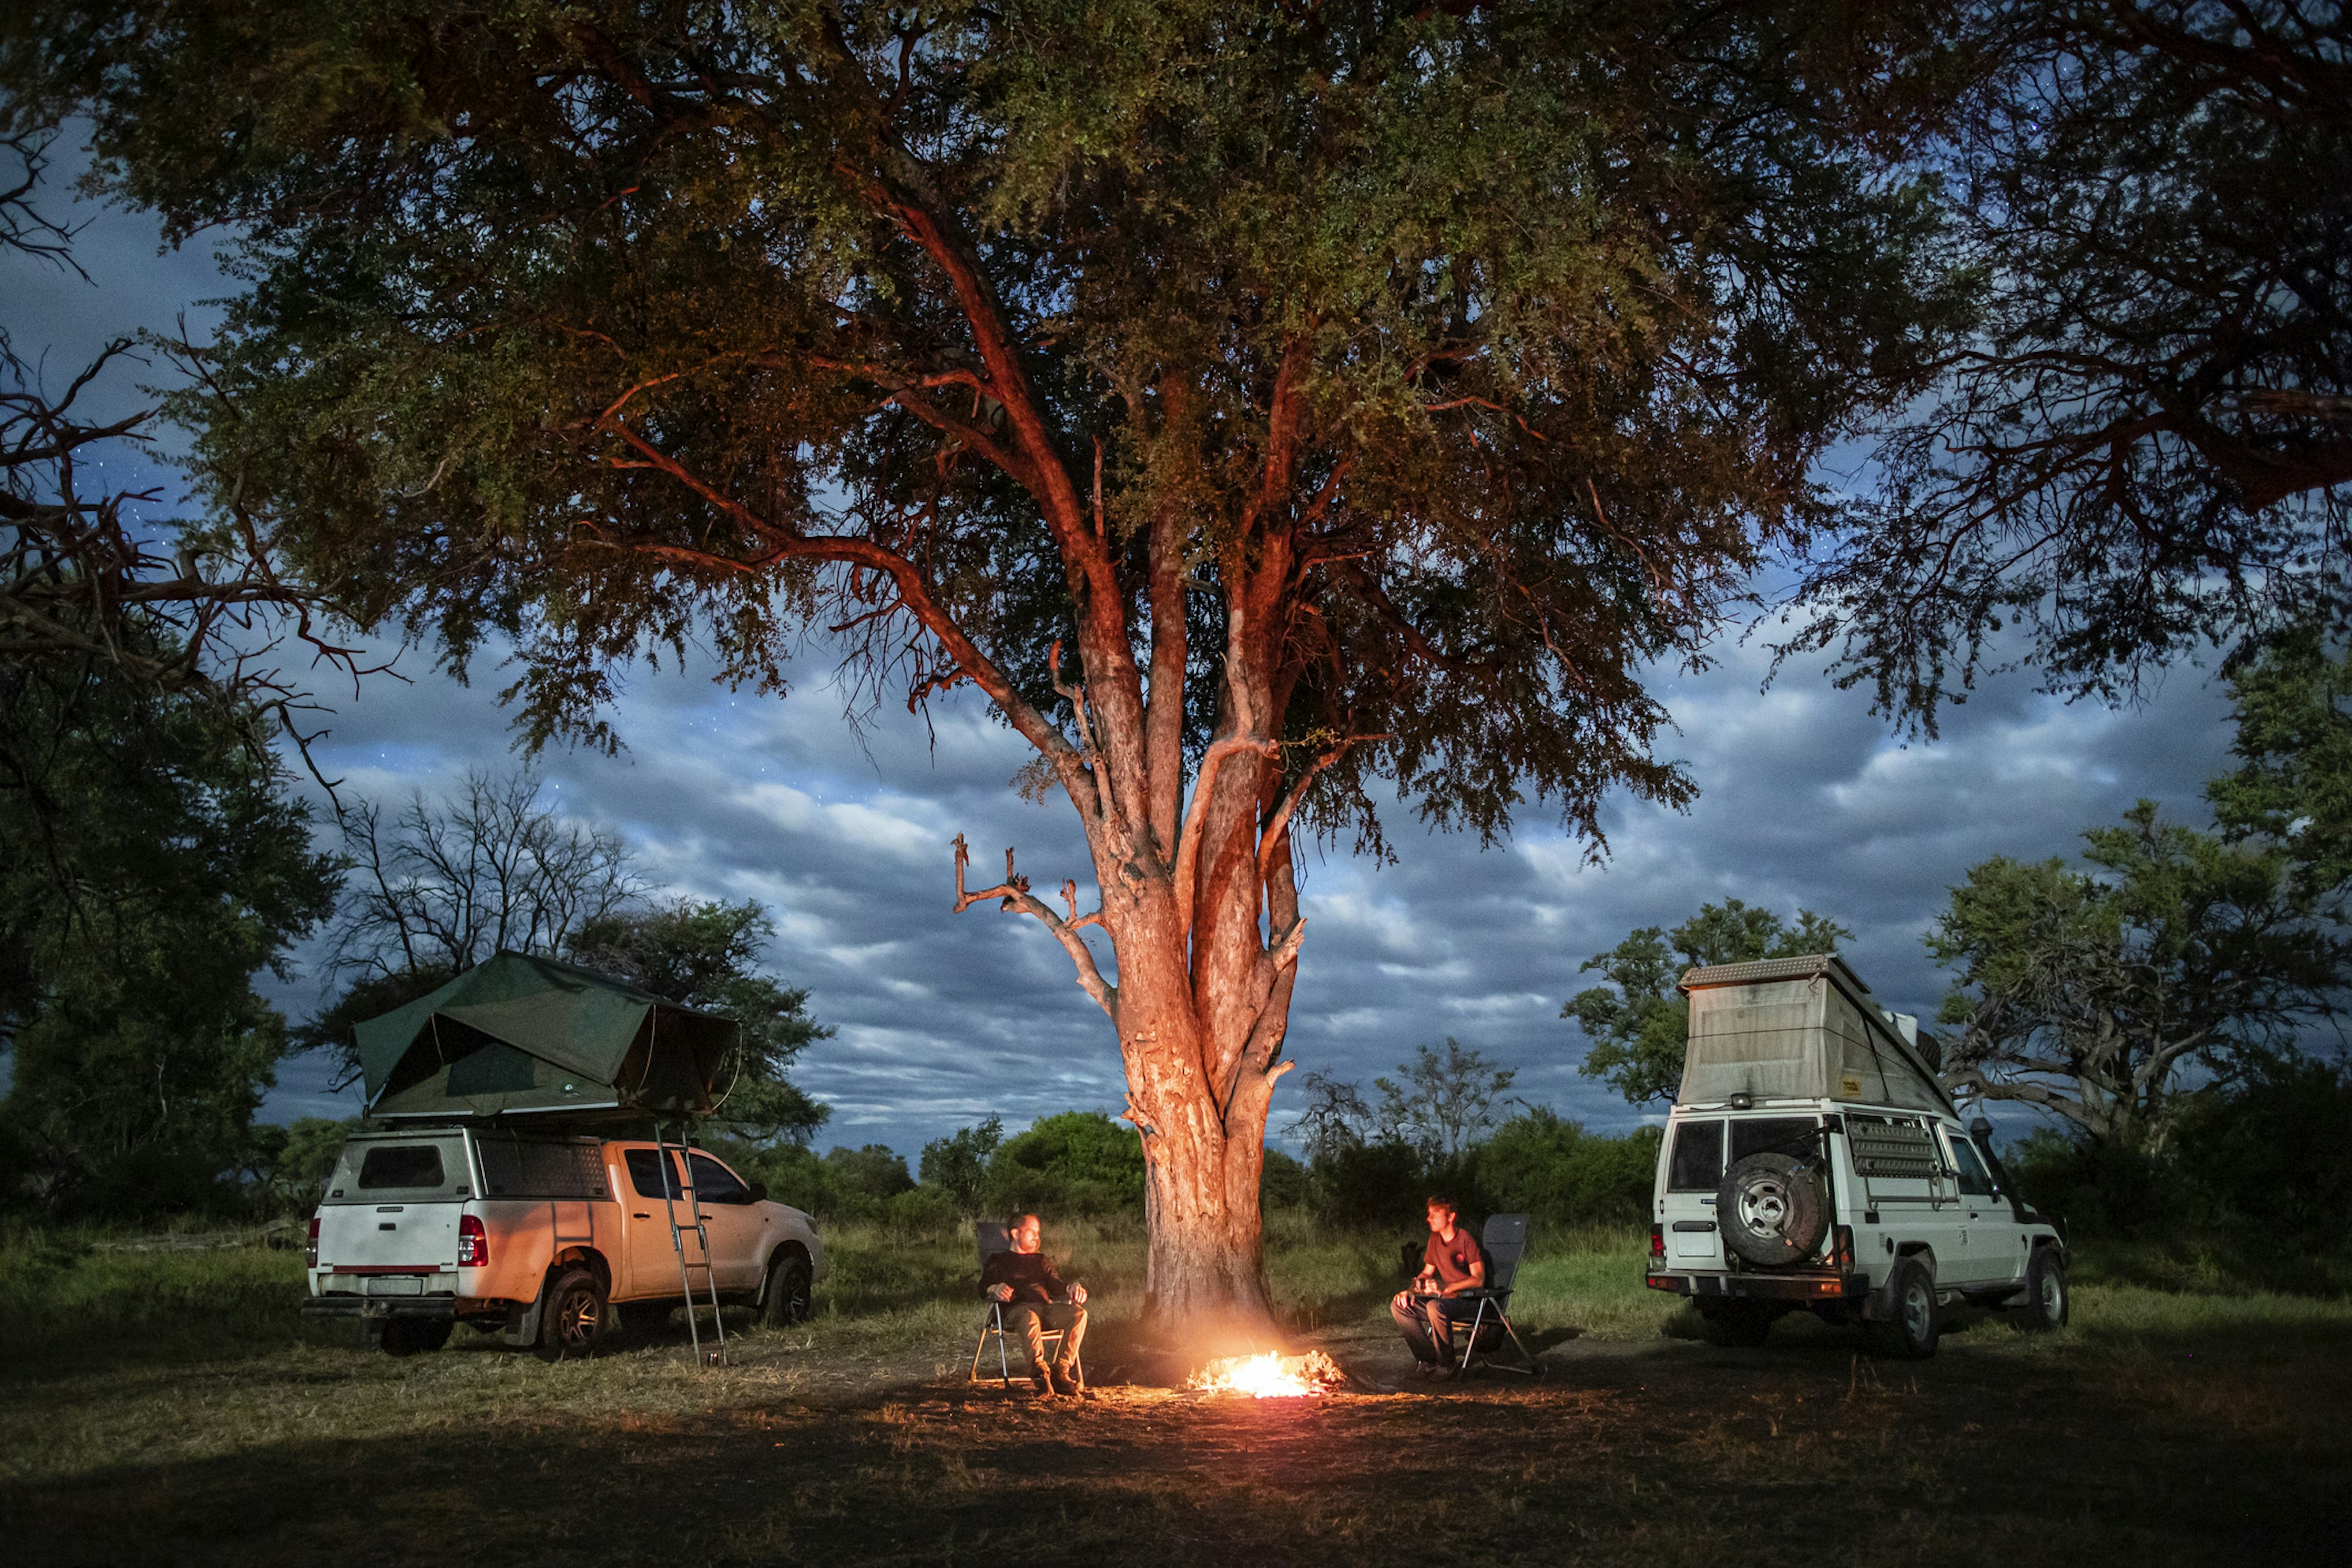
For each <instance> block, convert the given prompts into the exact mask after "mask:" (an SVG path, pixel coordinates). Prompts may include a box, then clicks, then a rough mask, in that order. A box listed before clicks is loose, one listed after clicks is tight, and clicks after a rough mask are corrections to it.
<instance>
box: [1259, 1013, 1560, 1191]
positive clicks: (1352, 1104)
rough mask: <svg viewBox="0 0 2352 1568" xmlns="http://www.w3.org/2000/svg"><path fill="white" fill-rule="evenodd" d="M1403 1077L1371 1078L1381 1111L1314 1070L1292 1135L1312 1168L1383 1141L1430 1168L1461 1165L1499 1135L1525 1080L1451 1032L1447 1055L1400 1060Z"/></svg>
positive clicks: (1423, 1051)
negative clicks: (1511, 1096)
mask: <svg viewBox="0 0 2352 1568" xmlns="http://www.w3.org/2000/svg"><path fill="white" fill-rule="evenodd" d="M1396 1072H1397V1076H1396V1078H1393V1079H1389V1078H1376V1079H1373V1080H1372V1087H1373V1088H1374V1089H1378V1090H1379V1091H1380V1096H1381V1100H1380V1104H1379V1105H1378V1106H1377V1107H1375V1106H1373V1105H1372V1104H1370V1102H1368V1101H1367V1100H1365V1099H1364V1096H1363V1092H1362V1091H1361V1090H1360V1089H1357V1087H1356V1086H1355V1085H1354V1084H1352V1083H1347V1082H1343V1081H1341V1080H1339V1079H1334V1078H1331V1077H1329V1076H1328V1075H1327V1074H1324V1073H1319V1072H1311V1073H1308V1074H1307V1077H1306V1078H1305V1079H1302V1080H1301V1082H1302V1085H1303V1087H1304V1088H1305V1089H1306V1091H1307V1106H1306V1109H1305V1110H1302V1111H1301V1112H1300V1113H1299V1117H1298V1120H1297V1122H1296V1123H1294V1124H1293V1126H1292V1131H1294V1132H1296V1133H1297V1135H1298V1136H1299V1139H1300V1140H1301V1142H1303V1143H1304V1145H1305V1147H1306V1150H1307V1160H1308V1161H1309V1163H1315V1164H1319V1165H1328V1164H1329V1163H1331V1162H1332V1161H1333V1160H1335V1159H1337V1158H1339V1156H1341V1155H1344V1154H1347V1153H1349V1152H1352V1151H1355V1150H1359V1149H1363V1148H1366V1147H1369V1146H1372V1145H1376V1144H1386V1145H1391V1146H1393V1147H1396V1148H1400V1149H1409V1150H1411V1151H1412V1152H1413V1153H1414V1154H1415V1155H1416V1156H1417V1157H1418V1158H1419V1159H1420V1161H1421V1162H1422V1163H1423V1164H1430V1165H1434V1164H1440V1163H1448V1162H1452V1161H1455V1160H1458V1159H1460V1158H1461V1156H1462V1154H1463V1153H1464V1152H1465V1151H1466V1150H1467V1149H1469V1147H1470V1146H1471V1145H1472V1144H1474V1143H1475V1142H1478V1141H1479V1140H1480V1139H1482V1138H1484V1137H1485V1136H1486V1134H1487V1133H1489V1132H1491V1131H1494V1129H1495V1126H1496V1122H1498V1121H1500V1120H1501V1119H1502V1110H1501V1107H1502V1105H1503V1103H1504V1100H1503V1097H1504V1095H1506V1094H1507V1093H1508V1092H1509V1090H1510V1087H1511V1084H1512V1082H1513V1080H1514V1079H1517V1077H1518V1076H1519V1069H1518V1068H1507V1067H1502V1066H1499V1065H1497V1064H1496V1063H1495V1062H1493V1061H1490V1060H1488V1059H1487V1058H1486V1053H1484V1052H1483V1051H1473V1050H1464V1049H1463V1048H1462V1042H1461V1041H1459V1040H1457V1039H1455V1038H1454V1037H1453V1036H1451V1035H1448V1036H1447V1037H1445V1054H1444V1056H1440V1055H1438V1053H1437V1051H1436V1050H1435V1049H1434V1048H1433V1047H1429V1046H1415V1047H1413V1053H1412V1060H1411V1061H1407V1062H1399V1063H1398V1064H1397V1068H1396ZM1400 1080H1402V1081H1400Z"/></svg>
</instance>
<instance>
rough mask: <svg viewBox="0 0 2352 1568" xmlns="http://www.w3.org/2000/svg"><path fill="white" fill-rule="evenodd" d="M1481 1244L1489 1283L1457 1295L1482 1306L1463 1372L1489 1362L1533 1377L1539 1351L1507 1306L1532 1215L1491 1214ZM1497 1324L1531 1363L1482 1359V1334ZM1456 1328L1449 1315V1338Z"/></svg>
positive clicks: (1472, 1324)
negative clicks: (1521, 1335)
mask: <svg viewBox="0 0 2352 1568" xmlns="http://www.w3.org/2000/svg"><path fill="white" fill-rule="evenodd" d="M1478 1248H1479V1250H1480V1251H1482V1252H1484V1253H1485V1254H1486V1284H1485V1285H1483V1286H1481V1287H1480V1288H1479V1289H1475V1290H1464V1291H1462V1292H1460V1293H1459V1294H1458V1295H1457V1296H1456V1297H1455V1298H1454V1299H1455V1300H1462V1301H1475V1302H1477V1303H1478V1310H1477V1311H1476V1313H1475V1314H1474V1315H1473V1317H1472V1318H1471V1321H1470V1324H1469V1328H1470V1337H1469V1339H1468V1340H1467V1341H1466V1342H1465V1343H1464V1345H1463V1349H1462V1371H1463V1373H1464V1374H1465V1376H1466V1375H1467V1374H1468V1373H1469V1372H1470V1371H1471V1369H1472V1368H1474V1367H1476V1366H1479V1365H1486V1366H1492V1367H1495V1368H1496V1369H1498V1370H1499V1371H1503V1372H1516V1373H1519V1374H1520V1375H1521V1376H1522V1377H1533V1376H1535V1375H1536V1372H1537V1365H1536V1358H1535V1355H1534V1353H1533V1352H1530V1351H1529V1350H1528V1347H1527V1343H1526V1342H1525V1341H1523V1340H1521V1339H1520V1338H1519V1331H1518V1330H1517V1329H1515V1328H1513V1327H1511V1320H1510V1318H1509V1317H1508V1316H1507V1314H1506V1309H1507V1308H1508V1307H1509V1306H1510V1304H1511V1281H1512V1280H1513V1279H1515V1278H1517V1274H1518V1272H1519V1258H1520V1256H1521V1255H1522V1254H1524V1253H1525V1252H1526V1251H1527V1249H1528V1216H1527V1215H1523V1214H1498V1215H1493V1216H1491V1217H1490V1218H1489V1219H1488V1220H1487V1221H1486V1229H1485V1230H1483V1231H1481V1232H1480V1233H1479V1236H1478ZM1496 1326H1499V1327H1500V1328H1501V1329H1502V1331H1503V1332H1504V1333H1506V1334H1507V1335H1509V1336H1510V1340H1511V1343H1513V1344H1514V1345H1517V1347H1518V1351H1519V1354H1520V1356H1521V1357H1523V1358H1524V1359H1525V1360H1526V1362H1527V1365H1525V1366H1513V1365H1512V1364H1511V1363H1508V1362H1503V1361H1494V1360H1491V1359H1490V1360H1487V1361H1486V1362H1484V1363H1482V1362H1481V1361H1480V1360H1479V1357H1478V1337H1479V1334H1480V1333H1481V1332H1482V1331H1485V1330H1487V1329H1489V1328H1493V1327H1496ZM1453 1328H1454V1321H1453V1320H1452V1319H1451V1318H1448V1319H1447V1320H1446V1330H1447V1334H1448V1337H1449V1338H1450V1337H1451V1335H1452V1331H1453Z"/></svg>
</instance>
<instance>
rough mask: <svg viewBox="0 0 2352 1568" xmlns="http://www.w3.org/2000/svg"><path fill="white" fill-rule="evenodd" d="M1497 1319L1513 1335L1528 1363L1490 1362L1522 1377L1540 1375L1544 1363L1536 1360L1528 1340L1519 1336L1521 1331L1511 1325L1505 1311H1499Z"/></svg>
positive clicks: (1520, 1352)
mask: <svg viewBox="0 0 2352 1568" xmlns="http://www.w3.org/2000/svg"><path fill="white" fill-rule="evenodd" d="M1495 1321H1496V1322H1498V1323H1500V1324H1502V1325H1503V1331H1504V1332H1505V1333H1507V1334H1508V1335H1510V1336H1511V1342H1512V1343H1513V1344H1515V1345H1517V1346H1518V1347H1519V1354H1520V1355H1522V1356H1524V1357H1526V1358H1527V1363H1528V1364H1527V1365H1525V1366H1513V1365H1511V1364H1510V1363H1507V1362H1499V1361H1497V1362H1491V1363H1489V1364H1490V1365H1493V1366H1497V1367H1500V1368H1502V1370H1503V1371H1505V1372H1516V1373H1518V1374H1519V1375H1520V1376H1521V1377H1537V1376H1540V1375H1541V1374H1542V1372H1543V1363H1541V1362H1539V1361H1538V1360H1536V1352H1533V1351H1531V1350H1529V1349H1528V1342H1527V1341H1525V1340H1523V1339H1521V1338H1519V1331H1518V1330H1517V1329H1515V1328H1513V1327H1512V1326H1511V1320H1510V1319H1509V1318H1508V1317H1507V1316H1506V1315H1505V1314H1504V1313H1502V1312H1500V1311H1497V1312H1496V1314H1495Z"/></svg>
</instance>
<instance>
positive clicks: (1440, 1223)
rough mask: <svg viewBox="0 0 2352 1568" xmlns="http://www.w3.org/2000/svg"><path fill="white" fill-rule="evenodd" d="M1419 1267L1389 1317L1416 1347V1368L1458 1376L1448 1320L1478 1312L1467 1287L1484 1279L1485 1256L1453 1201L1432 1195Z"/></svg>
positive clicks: (1392, 1304) (1474, 1286) (1467, 1318)
mask: <svg viewBox="0 0 2352 1568" xmlns="http://www.w3.org/2000/svg"><path fill="white" fill-rule="evenodd" d="M1421 1257H1422V1265H1421V1272H1420V1273H1419V1274H1418V1275H1416V1276H1415V1277H1414V1279H1413V1281H1412V1284H1411V1285H1409V1286H1407V1287H1406V1288H1405V1289H1402V1290H1400V1291H1398V1292H1397V1293H1396V1297H1395V1299H1394V1300H1391V1301H1390V1302H1389V1316H1390V1317H1391V1318H1393V1319H1394V1320H1396V1326H1397V1331H1398V1332H1399V1333H1402V1335H1404V1342H1405V1343H1406V1344H1407V1345H1410V1346H1411V1347H1412V1359H1413V1364H1414V1370H1415V1371H1417V1372H1421V1373H1425V1374H1427V1375H1429V1376H1432V1377H1451V1376H1452V1375H1454V1334H1453V1331H1452V1330H1451V1329H1450V1328H1449V1327H1448V1326H1447V1325H1448V1324H1449V1322H1467V1321H1470V1320H1471V1319H1473V1318H1475V1317H1476V1316H1477V1310H1476V1307H1475V1304H1472V1303H1467V1302H1465V1301H1463V1300H1461V1296H1462V1292H1464V1291H1465V1290H1475V1289H1479V1288H1480V1287H1482V1286H1484V1285H1485V1284H1486V1254H1485V1253H1484V1252H1481V1251H1480V1250H1479V1249H1478V1238H1477V1237H1475V1236H1472V1235H1471V1234H1470V1232H1469V1231H1468V1230H1467V1229H1465V1227H1464V1226H1462V1224H1461V1215H1460V1212H1459V1211H1458V1210H1456V1209H1455V1208H1454V1200H1453V1199H1451V1198H1446V1197H1433V1198H1431V1199H1430V1200H1429V1242H1428V1244H1427V1245H1426V1246H1425V1247H1423V1248H1422V1253H1421Z"/></svg>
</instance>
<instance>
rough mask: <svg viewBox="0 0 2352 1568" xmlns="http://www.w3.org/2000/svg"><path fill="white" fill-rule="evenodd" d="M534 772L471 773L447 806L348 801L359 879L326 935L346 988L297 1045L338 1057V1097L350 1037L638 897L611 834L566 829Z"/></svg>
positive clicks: (351, 1072)
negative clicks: (484, 966) (502, 956)
mask: <svg viewBox="0 0 2352 1568" xmlns="http://www.w3.org/2000/svg"><path fill="white" fill-rule="evenodd" d="M543 794H544V785H543V784H542V783H541V780H540V778H539V776H538V775H537V774H536V773H532V772H530V770H529V769H516V770H514V771H512V772H510V773H506V774H504V775H499V774H496V773H490V772H488V771H486V770H484V769H479V768H476V769H472V770H470V771H468V772H467V774H466V779H465V782H464V784H461V785H460V786H459V788H458V791H457V795H456V796H455V797H454V798H453V799H451V800H448V801H446V802H436V801H433V800H430V799H427V798H426V796H425V792H424V791H423V790H421V789H420V790H416V791H414V792H412V794H411V795H410V796H409V799H408V802H407V804H406V805H404V806H402V807H401V808H400V809H399V810H398V812H397V813H396V814H392V815H389V816H387V814H386V812H385V809H384V807H383V803H381V802H378V801H372V800H366V799H355V800H353V801H352V802H351V803H350V804H349V805H345V806H344V807H343V808H342V810H341V813H340V816H341V825H342V831H343V847H344V860H345V862H346V864H347V865H348V866H349V867H350V868H351V869H352V870H353V871H355V872H357V873H358V875H357V876H356V877H353V878H352V879H351V880H350V881H349V883H348V884H347V885H346V888H345V891H344V897H343V900H342V906H341V909H340V910H337V912H336V915H335V919H334V921H333V923H332V925H331V927H330V928H329V933H328V934H329V939H330V940H329V945H328V960H327V970H328V973H329V974H330V976H331V977H332V979H333V981H334V982H335V983H337V984H340V985H341V990H340V991H339V992H338V993H337V994H336V995H335V998H334V1000H333V1001H332V1002H331V1003H330V1004H329V1005H327V1006H326V1007H325V1008H324V1009H323V1010H322V1011H320V1013H319V1014H318V1015H317V1016H315V1017H313V1018H312V1019H311V1020H310V1022H309V1023H308V1024H306V1025H305V1026H303V1029H302V1032H301V1036H300V1038H301V1043H302V1044H303V1045H304V1046H305V1047H309V1048H311V1049H322V1050H328V1051H332V1052H337V1053H340V1055H341V1062H342V1074H341V1079H339V1081H338V1087H341V1085H344V1084H350V1083H353V1082H356V1081H358V1079H359V1076H360V1063H359V1054H358V1047H356V1046H355V1045H354V1044H353V1043H352V1025H354V1024H356V1023H359V1022H360V1021H362V1019H366V1018H373V1017H375V1016H378V1015H380V1014H383V1013H388V1012H390V1011H392V1010H393V1009H394V1008H395V1007H401V1006H405V1005H407V1004H409V1003H411V1002H414V1001H415V1000H416V999H417V998H418V997H420V996H423V995H425V994H426V993H428V992H431V991H434V990H436V989H437V988H439V987H440V986H442V985H444V984H447V983H448V982H449V981H451V980H453V979H455V978H456V977H457V975H459V974H462V973H465V972H466V971H467V970H468V969H471V968H473V967H474V965H476V964H478V963H481V962H482V961H483V960H485V959H488V958H490V957H493V956H495V955H496V954H497V953H499V952H502V951H505V950H508V949H511V950H513V951H515V952H537V953H545V954H547V955H548V956H550V957H558V956H561V955H562V952H563V951H564V949H565V947H566V946H567V945H568V944H569V943H570V942H572V940H573V939H574V938H575V937H576V936H577V935H578V934H579V933H580V932H581V931H582V930H583V929H584V928H585V927H586V926H587V925H588V924H590V923H591V922H593V921H601V920H604V919H606V918H608V917H611V916H613V915H614V914H616V913H618V912H619V911H620V910H623V909H625V908H626V907H627V906H628V905H629V904H630V903H631V901H632V900H636V899H638V898H640V897H641V896H642V894H643V892H644V885H643V882H642V881H641V879H639V877H638V875H637V873H636V870H635V867H634V865H633V864H632V863H631V859H630V855H629V849H628V846H627V845H626V844H625V843H624V842H623V841H622V839H621V837H620V836H619V835H618V834H615V833H611V832H606V831H604V830H601V829H595V828H590V827H585V826H581V825H580V824H578V823H575V822H572V821H570V820H568V819H566V818H565V817H564V816H562V813H560V812H558V811H557V810H556V809H555V808H554V807H553V806H551V805H547V804H546V803H545V802H544V801H543V799H542V795H543Z"/></svg>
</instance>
